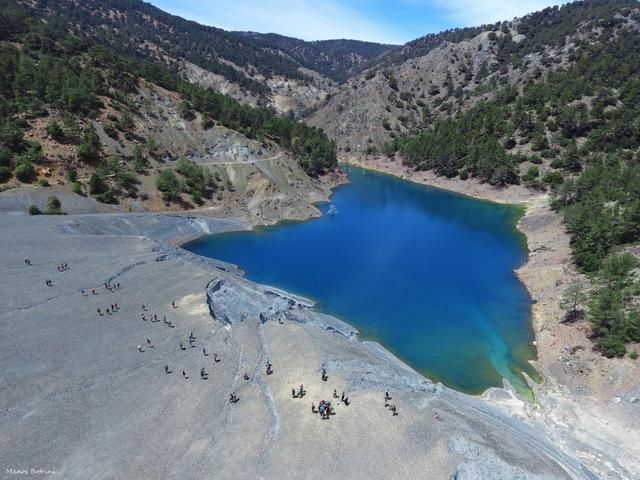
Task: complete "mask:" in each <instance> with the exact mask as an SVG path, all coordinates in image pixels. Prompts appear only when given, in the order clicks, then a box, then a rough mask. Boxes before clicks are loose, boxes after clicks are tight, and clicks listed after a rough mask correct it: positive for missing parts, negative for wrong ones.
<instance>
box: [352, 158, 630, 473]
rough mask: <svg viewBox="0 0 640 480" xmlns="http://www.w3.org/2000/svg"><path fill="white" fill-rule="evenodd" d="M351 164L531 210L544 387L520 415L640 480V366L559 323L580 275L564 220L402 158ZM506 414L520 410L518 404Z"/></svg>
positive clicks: (536, 202) (531, 271)
mask: <svg viewBox="0 0 640 480" xmlns="http://www.w3.org/2000/svg"><path fill="white" fill-rule="evenodd" d="M349 163H352V164H354V165H358V166H361V167H364V168H370V169H373V170H376V171H380V172H384V173H388V174H391V175H395V176H399V177H401V178H404V179H406V180H410V181H414V182H417V183H422V184H425V185H429V186H434V187H437V188H443V189H446V190H450V191H454V192H457V193H461V194H464V195H468V196H471V197H474V198H478V199H483V200H490V201H493V202H498V203H514V204H524V205H526V211H525V214H524V216H523V217H522V218H521V219H520V221H519V222H518V229H519V230H520V231H522V232H523V233H524V234H525V235H526V237H527V244H528V248H529V258H528V260H527V262H526V263H525V264H524V265H522V266H521V267H520V268H519V269H518V270H517V271H516V274H517V275H518V278H520V280H521V281H522V282H523V284H524V285H525V287H526V288H527V290H528V292H529V295H530V296H531V298H532V300H533V302H534V303H533V306H532V322H533V328H534V331H535V341H536V346H537V352H538V358H537V360H536V362H534V364H535V366H536V368H537V370H538V371H539V372H540V373H541V375H542V377H543V382H542V383H541V384H540V385H538V384H535V383H533V382H531V385H532V387H533V389H534V392H535V395H536V403H535V404H531V405H524V406H521V408H522V409H523V411H525V412H526V415H527V416H528V417H529V418H530V419H532V420H533V421H534V422H536V423H538V424H540V425H541V427H542V428H544V429H545V430H547V431H548V432H549V434H550V436H551V437H552V438H554V440H555V441H556V442H558V444H559V445H562V447H563V448H564V449H565V450H566V451H567V452H569V453H571V454H573V455H576V456H577V457H579V458H582V459H583V460H586V461H587V463H588V464H590V465H591V466H592V467H593V468H594V469H595V470H597V471H599V472H600V474H601V475H602V476H603V477H604V478H618V476H621V477H622V478H638V477H640V416H639V415H638V414H639V413H640V364H639V363H640V362H638V361H633V360H631V359H629V358H624V359H607V358H604V357H602V356H601V355H599V354H598V353H597V352H594V351H593V350H592V342H591V341H590V340H589V339H588V338H587V335H588V333H589V326H588V324H587V322H586V321H583V322H578V323H576V324H573V325H566V324H563V323H562V322H561V319H562V317H563V312H562V310H561V308H560V306H559V298H561V296H562V292H563V291H564V289H565V288H566V287H567V286H568V285H569V284H571V283H572V282H574V281H576V279H577V278H579V275H578V274H577V273H576V270H575V267H574V265H573V263H572V260H571V249H570V246H569V236H568V234H567V233H566V231H565V229H564V226H563V224H562V219H561V217H560V215H559V214H557V213H556V212H554V211H552V210H551V208H550V207H549V196H548V195H547V194H540V193H536V192H532V191H530V190H527V189H526V188H524V187H522V186H512V187H509V188H496V187H493V186H491V185H489V184H486V183H481V182H479V181H477V180H474V179H470V180H467V181H461V180H459V179H449V178H445V177H438V176H436V175H434V174H433V173H432V172H414V171H412V170H411V169H410V168H407V167H406V166H404V165H402V163H401V161H400V159H395V160H393V161H390V160H389V159H386V158H375V159H370V160H367V161H362V160H359V161H358V160H349ZM490 393H491V392H489V394H490ZM508 408H514V409H515V410H514V411H521V410H520V407H518V406H517V405H516V404H515V403H512V404H511V405H510V406H509V407H508ZM616 451H617V453H616ZM607 457H609V458H607ZM610 457H613V458H616V459H617V461H618V463H619V464H618V465H616V464H615V462H611V459H610Z"/></svg>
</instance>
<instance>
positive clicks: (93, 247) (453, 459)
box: [0, 214, 594, 480]
mask: <svg viewBox="0 0 640 480" xmlns="http://www.w3.org/2000/svg"><path fill="white" fill-rule="evenodd" d="M239 228H244V225H242V224H240V223H238V222H234V221H219V220H215V221H214V220H204V219H198V218H187V217H180V216H163V215H147V214H144V215H142V214H136V215H85V216H80V215H77V216H76V215H69V216H66V217H49V216H46V217H45V216H42V217H17V216H9V215H0V232H1V234H0V251H1V252H2V256H1V258H2V261H1V262H0V270H1V275H0V372H2V373H1V380H2V381H1V383H0V388H1V389H2V391H1V394H0V477H7V478H15V474H13V473H11V472H14V471H22V470H26V471H27V474H26V475H24V476H22V475H21V478H24V477H27V478H29V477H34V478H61V479H83V480H84V479H133V478H136V479H156V478H157V479H174V478H175V479H178V478H179V479H191V478H193V479H195V478H198V479H200V478H215V479H220V478H224V479H226V478H229V479H239V478H433V479H440V478H443V479H446V478H456V479H504V478H507V479H563V478H567V479H583V478H587V479H588V478H594V477H593V476H592V475H591V474H590V473H589V472H588V471H587V470H586V469H585V468H584V467H583V466H582V465H581V464H580V463H579V462H578V461H577V460H575V459H572V458H568V457H567V456H566V455H564V454H563V453H562V452H561V451H560V450H559V449H558V448H556V447H555V446H554V445H553V444H551V443H550V442H549V441H548V440H547V439H546V438H545V437H544V435H542V434H541V433H539V432H538V431H536V430H534V429H533V428H531V427H530V426H529V425H527V424H525V423H524V422H523V421H521V420H519V419H516V418H512V417H509V416H508V415H505V414H504V413H502V411H500V410H498V409H497V408H494V406H492V405H491V404H490V402H487V401H485V400H482V399H479V398H474V397H469V396H467V395H463V394H460V393H456V392H453V391H450V390H448V389H446V388H444V387H442V386H441V385H434V384H433V383H431V382H430V381H428V380H427V379H425V378H424V377H422V376H420V375H419V374H417V373H416V372H414V371H412V370H411V369H409V368H408V367H407V366H406V365H404V364H402V363H401V362H400V361H398V360H397V359H395V358H394V357H393V356H391V355H390V354H389V353H388V352H386V351H384V350H383V349H382V348H381V347H380V346H378V345H375V344H369V343H366V342H364V343H363V342H360V341H359V340H358V338H357V332H356V331H355V330H354V329H352V328H351V327H349V326H348V325H346V324H344V323H342V322H340V321H338V320H336V319H333V318H331V317H328V316H326V315H321V314H318V313H316V312H314V310H313V308H312V304H311V302H309V301H308V300H305V299H302V298H298V297H295V296H293V295H289V294H288V293H286V292H283V291H280V290H278V289H274V288H270V287H266V286H260V285H255V284H253V283H251V282H248V281H247V280H245V279H244V278H242V276H241V275H240V274H239V271H238V270H237V269H234V268H232V267H231V266H228V265H225V264H222V263H218V262H215V261H213V262H209V261H204V260H200V259H198V258H197V257H195V256H193V255H191V254H188V253H186V252H185V251H184V250H182V249H180V248H177V247H175V246H173V244H172V242H175V241H177V240H184V239H189V238H194V237H195V236H197V235H199V234H202V233H205V232H220V231H226V230H230V229H239ZM26 257H28V258H29V259H30V260H31V266H28V265H26V264H25V262H24V259H25V258H26ZM60 263H67V264H68V265H69V269H68V270H66V271H64V272H60V271H58V270H57V268H56V265H57V264H60ZM47 279H50V280H51V281H52V286H47V285H45V281H46V280H47ZM105 282H111V283H112V284H117V283H119V284H120V287H121V288H120V289H116V290H114V291H109V290H108V289H106V288H105V286H104V283H105ZM83 289H84V290H85V295H83V294H82V290H83ZM92 289H95V292H96V293H95V294H93V293H91V290H92ZM172 302H175V303H176V308H174V307H173V306H172ZM114 303H117V304H118V308H117V309H116V311H115V312H113V313H110V314H103V315H98V313H97V309H98V308H100V309H101V310H102V312H104V311H105V309H106V308H109V309H111V305H112V304H114ZM142 304H144V305H145V308H146V310H143V309H142ZM143 314H144V316H145V318H146V320H144V319H143V317H142V315H143ZM154 315H157V316H158V321H157V322H155V321H154V322H152V321H151V318H153V316H154ZM164 317H166V320H167V322H169V321H170V322H172V324H173V325H174V326H173V327H171V326H169V325H167V324H166V323H165V322H164ZM190 333H192V334H193V335H194V336H195V337H196V339H195V341H194V342H193V345H194V346H193V347H191V346H190V343H189V341H188V337H189V335H190ZM147 339H148V340H149V342H150V344H149V343H148V342H147ZM181 342H182V346H183V348H184V349H181V347H180V343H181ZM138 345H140V346H141V349H142V350H144V351H143V352H140V351H139V350H138V348H137V347H138ZM203 348H204V349H205V350H204V352H206V353H207V355H205V354H204V352H203ZM214 354H216V356H217V358H218V359H219V361H218V362H216V361H215V360H214ZM267 360H270V361H271V362H272V363H273V365H274V372H273V374H271V375H267V374H266V372H265V368H264V365H265V363H266V362H267ZM165 365H167V366H168V367H169V371H170V372H171V373H165V370H164V367H165ZM201 368H204V369H205V371H206V372H207V373H208V379H206V380H203V379H201V377H200V369H201ZM323 368H324V369H325V370H326V373H327V376H328V378H327V380H326V381H323V380H322V379H321V371H322V369H323ZM183 371H184V373H185V375H186V376H188V378H184V377H183ZM245 373H246V374H247V376H248V378H249V379H248V380H245V379H244V374H245ZM300 384H304V389H305V391H306V395H305V396H304V397H303V398H292V395H291V389H292V388H299V386H300ZM334 389H335V390H336V391H337V393H338V396H339V397H340V396H341V394H342V392H345V395H346V396H347V397H348V398H349V400H350V402H349V404H348V405H346V404H345V403H344V402H342V401H340V398H337V399H336V398H333V391H334ZM387 390H389V392H390V394H391V396H392V397H393V399H392V400H391V402H392V403H395V404H396V405H397V409H398V413H399V415H398V416H392V415H391V412H390V410H389V409H387V408H385V405H384V404H385V402H384V392H385V391H387ZM231 392H235V393H236V394H237V396H238V397H239V401H238V402H237V403H234V404H231V403H229V394H230V393H231ZM322 399H324V400H330V401H332V402H333V405H334V409H335V415H333V416H332V417H331V418H330V419H328V420H322V419H321V418H320V417H319V415H317V414H313V413H311V403H312V402H313V403H315V405H316V406H317V405H318V402H319V401H320V400H322ZM32 468H34V469H41V470H45V471H52V472H55V475H54V474H50V475H49V476H48V477H47V476H46V475H39V474H37V473H34V474H33V475H32V474H31V472H30V469H32Z"/></svg>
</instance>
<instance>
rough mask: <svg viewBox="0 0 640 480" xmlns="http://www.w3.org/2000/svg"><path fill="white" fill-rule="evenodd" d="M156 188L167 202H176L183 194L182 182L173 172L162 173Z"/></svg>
mask: <svg viewBox="0 0 640 480" xmlns="http://www.w3.org/2000/svg"><path fill="white" fill-rule="evenodd" d="M156 187H157V188H158V190H160V192H161V193H162V198H163V199H164V200H165V201H172V200H176V199H177V198H178V196H179V195H180V193H181V192H182V188H181V185H180V180H179V179H178V177H176V174H175V173H173V170H165V171H164V172H162V174H161V175H160V176H159V177H158V179H157V180H156Z"/></svg>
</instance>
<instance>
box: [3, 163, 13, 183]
mask: <svg viewBox="0 0 640 480" xmlns="http://www.w3.org/2000/svg"><path fill="white" fill-rule="evenodd" d="M10 178H11V170H9V168H7V167H2V166H0V183H4V182H6V181H8V180H9V179H10Z"/></svg>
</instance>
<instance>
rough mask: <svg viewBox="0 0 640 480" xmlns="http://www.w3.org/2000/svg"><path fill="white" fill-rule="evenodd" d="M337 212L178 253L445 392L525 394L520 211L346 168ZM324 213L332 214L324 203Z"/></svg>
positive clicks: (528, 335)
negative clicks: (509, 388) (345, 326)
mask: <svg viewBox="0 0 640 480" xmlns="http://www.w3.org/2000/svg"><path fill="white" fill-rule="evenodd" d="M346 169H347V172H348V174H349V177H350V180H351V183H350V184H348V185H344V186H340V187H338V188H337V189H336V191H335V193H334V195H333V197H332V201H333V203H334V204H335V206H336V208H337V210H338V213H337V214H336V215H333V216H331V215H325V216H323V217H322V218H320V219H314V220H309V221H306V222H296V223H283V224H280V225H277V226H273V227H264V228H258V229H256V230H254V231H252V232H237V233H227V234H222V235H215V236H207V237H203V238H201V239H199V240H197V241H195V242H192V243H190V244H188V245H186V248H187V249H188V250H191V251H193V252H195V253H198V254H200V255H205V256H209V257H214V258H218V259H221V260H225V261H227V262H231V263H235V264H237V265H239V266H240V267H241V268H243V269H244V270H245V271H246V273H247V277H248V278H249V279H251V280H254V281H256V282H259V283H265V284H270V285H274V286H277V287H281V288H284V289H286V290H289V291H291V292H295V293H298V294H300V295H303V296H306V297H309V298H312V299H314V300H316V301H317V302H318V308H319V309H321V310H322V311H324V312H326V313H330V314H333V315H335V316H337V317H339V318H341V319H343V320H345V321H347V322H348V323H350V324H352V325H354V326H356V327H357V328H358V329H359V330H360V332H361V333H362V335H363V337H364V338H369V339H374V340H377V341H379V342H380V343H382V344H383V345H384V346H385V347H386V348H388V349H389V350H391V351H392V352H393V353H395V354H396V355H397V356H398V357H400V358H401V359H403V360H404V361H406V362H407V363H408V364H409V365H411V366H412V367H414V368H415V369H417V370H419V371H420V372H422V373H424V374H425V375H426V376H427V377H429V378H431V379H433V380H436V381H441V382H443V383H444V384H446V385H447V386H450V387H452V388H455V389H457V390H461V391H464V392H468V393H479V392H481V391H483V390H485V389H486V388H488V387H491V386H501V385H502V380H501V379H502V378H503V377H504V378H507V379H508V380H509V381H511V382H512V383H514V384H515V385H516V387H518V388H519V389H521V390H522V389H526V387H525V383H524V379H523V377H522V375H521V372H522V371H526V372H527V373H529V374H530V375H532V376H535V371H534V370H533V369H532V367H531V366H530V365H529V364H528V363H527V361H528V360H530V359H533V358H535V349H534V347H533V346H532V344H531V341H532V340H533V332H532V329H531V326H530V307H531V302H530V299H529V297H528V295H527V292H526V291H525V289H524V287H523V286H522V285H521V284H520V283H519V281H518V280H517V278H516V276H515V274H514V272H513V270H514V269H515V268H517V267H518V266H519V265H520V264H521V263H522V262H524V260H525V259H526V245H525V242H524V238H523V237H522V235H521V234H520V233H519V232H518V231H517V230H516V229H515V222H516V221H517V218H518V216H519V215H520V213H521V212H520V210H519V209H518V208H515V207H512V206H503V205H497V204H493V203H488V202H482V201H478V200H474V199H470V198H467V197H463V196H459V195H455V194H452V193H449V192H445V191H442V190H437V189H433V188H429V187H424V186H421V185H417V184H413V183H410V182H406V181H403V180H400V179H397V178H394V177H390V176H387V175H382V174H377V173H373V172H370V171H367V170H362V169H358V168H355V167H347V168H346ZM321 209H322V210H323V212H326V211H328V209H329V205H322V206H321Z"/></svg>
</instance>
